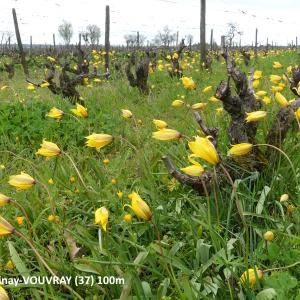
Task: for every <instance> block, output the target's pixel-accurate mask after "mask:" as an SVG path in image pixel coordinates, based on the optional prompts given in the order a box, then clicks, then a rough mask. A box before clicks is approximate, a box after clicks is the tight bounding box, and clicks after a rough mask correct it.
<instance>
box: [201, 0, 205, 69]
mask: <svg viewBox="0 0 300 300" xmlns="http://www.w3.org/2000/svg"><path fill="white" fill-rule="evenodd" d="M205 13H206V0H201V12H200V14H201V18H200V47H201V50H200V52H201V53H200V54H201V64H202V63H204V62H205V61H206V44H205Z"/></svg>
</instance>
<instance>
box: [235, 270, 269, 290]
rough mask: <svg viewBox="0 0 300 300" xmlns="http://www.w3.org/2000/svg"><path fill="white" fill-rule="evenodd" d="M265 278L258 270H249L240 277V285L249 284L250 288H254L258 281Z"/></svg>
mask: <svg viewBox="0 0 300 300" xmlns="http://www.w3.org/2000/svg"><path fill="white" fill-rule="evenodd" d="M262 277H263V272H262V271H261V270H259V269H257V268H255V269H248V270H247V271H245V272H244V273H243V274H242V276H241V277H240V283H241V284H242V285H247V284H249V286H250V287H253V286H254V285H255V283H256V281H257V279H261V278H262Z"/></svg>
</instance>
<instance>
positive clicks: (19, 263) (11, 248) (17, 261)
mask: <svg viewBox="0 0 300 300" xmlns="http://www.w3.org/2000/svg"><path fill="white" fill-rule="evenodd" d="M7 244H8V249H9V252H10V257H11V260H12V261H13V263H14V265H15V266H16V268H17V270H18V271H19V273H20V274H21V275H22V276H24V277H29V276H30V272H29V270H28V269H27V267H26V265H25V264H24V262H23V261H22V259H21V257H20V256H19V254H18V252H17V250H16V248H15V247H14V245H13V243H12V242H7Z"/></svg>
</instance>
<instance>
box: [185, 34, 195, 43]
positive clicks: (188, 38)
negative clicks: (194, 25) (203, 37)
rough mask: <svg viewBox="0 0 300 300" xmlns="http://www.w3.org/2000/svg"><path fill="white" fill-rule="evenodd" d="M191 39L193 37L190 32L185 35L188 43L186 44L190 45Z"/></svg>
mask: <svg viewBox="0 0 300 300" xmlns="http://www.w3.org/2000/svg"><path fill="white" fill-rule="evenodd" d="M193 39H194V37H193V36H192V35H191V34H188V35H187V36H186V41H187V44H188V45H192V44H193Z"/></svg>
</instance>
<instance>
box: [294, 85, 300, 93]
mask: <svg viewBox="0 0 300 300" xmlns="http://www.w3.org/2000/svg"><path fill="white" fill-rule="evenodd" d="M293 90H295V91H296V92H297V94H298V96H300V83H298V87H294V88H293Z"/></svg>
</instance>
